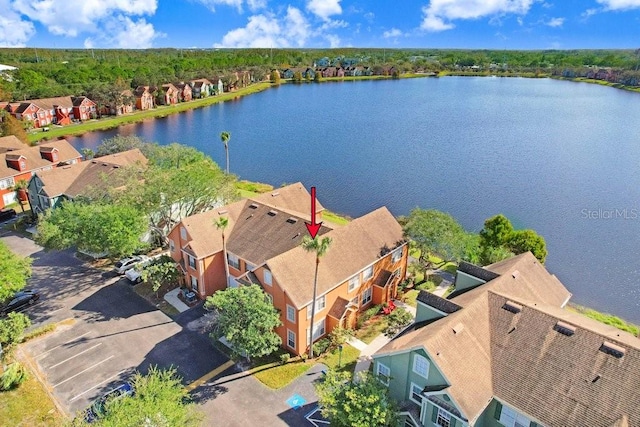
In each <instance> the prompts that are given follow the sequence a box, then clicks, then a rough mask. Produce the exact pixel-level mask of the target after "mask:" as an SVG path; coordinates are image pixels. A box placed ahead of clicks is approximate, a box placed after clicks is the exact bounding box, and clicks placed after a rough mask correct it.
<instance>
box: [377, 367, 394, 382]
mask: <svg viewBox="0 0 640 427" xmlns="http://www.w3.org/2000/svg"><path fill="white" fill-rule="evenodd" d="M381 366H383V367H384V368H385V369H386V370H387V371H388V372H389V375H386V374H382V375H383V376H385V377H386V378H387V382H386V383H385V382H384V381H383V380H382V378H380V367H381ZM376 378H377V379H378V381H380V382H381V383H382V384H384V385H386V386H389V381H391V368H389V367H388V366H387V365H385V364H384V363H380V362H377V361H376Z"/></svg>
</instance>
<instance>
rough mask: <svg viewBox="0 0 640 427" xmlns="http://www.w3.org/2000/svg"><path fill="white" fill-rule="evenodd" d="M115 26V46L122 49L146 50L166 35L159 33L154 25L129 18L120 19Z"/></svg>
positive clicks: (142, 20)
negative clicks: (157, 39)
mask: <svg viewBox="0 0 640 427" xmlns="http://www.w3.org/2000/svg"><path fill="white" fill-rule="evenodd" d="M117 21H118V22H117V23H116V24H115V25H114V28H113V30H114V33H115V35H114V37H113V38H114V41H115V42H116V43H114V44H115V46H116V47H119V48H122V49H146V48H149V47H151V46H153V41H154V40H155V39H156V38H158V37H164V34H162V33H158V32H156V31H155V29H154V28H153V25H152V24H150V23H148V22H147V21H146V20H144V19H138V20H137V21H133V20H132V19H131V18H129V17H126V16H125V17H119V18H118V20H117Z"/></svg>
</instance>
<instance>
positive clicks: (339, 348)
mask: <svg viewBox="0 0 640 427" xmlns="http://www.w3.org/2000/svg"><path fill="white" fill-rule="evenodd" d="M341 367H342V344H340V345H339V346H338V368H341Z"/></svg>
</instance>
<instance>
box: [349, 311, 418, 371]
mask: <svg viewBox="0 0 640 427" xmlns="http://www.w3.org/2000/svg"><path fill="white" fill-rule="evenodd" d="M393 303H394V304H395V305H396V307H402V308H404V309H405V310H407V311H408V312H409V313H411V316H412V317H413V318H414V319H415V317H416V309H415V307H411V306H410V305H407V304H405V303H404V302H402V301H398V300H393ZM412 323H413V320H412V321H411V323H409V325H407V327H409V326H410V325H411V324H412ZM392 338H393V337H388V336H386V335H385V334H380V335H378V336H377V337H376V338H374V340H373V341H371V343H369V344H365V343H364V342H362V341H360V340H359V339H357V338H351V339H349V341H347V342H348V343H349V344H350V345H352V346H353V347H355V348H357V349H358V350H360V357H358V361H357V362H356V367H355V369H354V373H356V372H360V371H368V370H369V367H370V366H371V360H372V356H373V355H374V354H375V353H376V352H377V351H378V350H380V349H381V348H382V347H384V346H385V345H387V344H388V343H389V342H390V341H391V340H392Z"/></svg>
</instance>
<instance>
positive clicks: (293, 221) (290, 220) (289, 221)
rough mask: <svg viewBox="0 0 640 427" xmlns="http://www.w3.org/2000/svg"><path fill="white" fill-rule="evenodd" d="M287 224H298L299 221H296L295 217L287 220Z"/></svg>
mask: <svg viewBox="0 0 640 427" xmlns="http://www.w3.org/2000/svg"><path fill="white" fill-rule="evenodd" d="M287 222H288V223H289V224H295V223H296V222H298V220H297V219H295V218H294V217H291V218H289V219H288V220H287Z"/></svg>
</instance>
